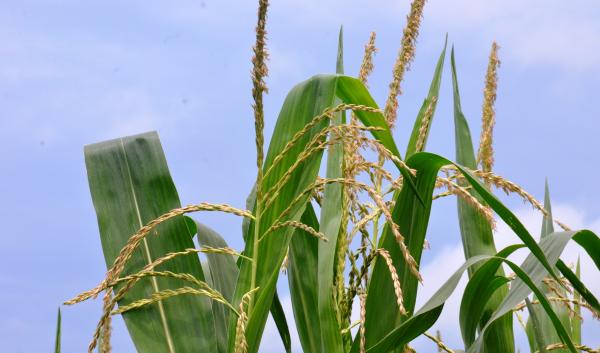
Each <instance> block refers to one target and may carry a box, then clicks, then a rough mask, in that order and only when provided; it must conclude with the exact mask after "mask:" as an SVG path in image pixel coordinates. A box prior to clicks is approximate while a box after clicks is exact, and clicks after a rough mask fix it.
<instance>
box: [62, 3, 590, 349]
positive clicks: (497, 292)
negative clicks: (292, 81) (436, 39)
mask: <svg viewBox="0 0 600 353" xmlns="http://www.w3.org/2000/svg"><path fill="white" fill-rule="evenodd" d="M423 6H424V1H423V0H414V1H413V3H412V5H411V9H410V13H409V15H408V17H407V24H406V27H405V30H404V34H403V38H402V41H401V47H400V51H399V53H398V59H397V61H396V63H395V65H394V67H393V70H392V72H393V77H392V81H391V83H390V85H389V87H390V91H389V95H388V98H387V100H386V102H385V106H384V109H383V110H381V109H380V108H379V107H378V105H377V104H376V102H375V100H374V99H373V97H372V96H371V94H370V93H369V90H368V88H367V87H368V77H369V74H370V73H371V71H372V69H373V63H372V58H373V55H374V53H375V51H376V47H375V38H376V37H375V34H374V33H373V34H371V37H370V38H369V41H368V43H367V45H366V46H365V53H364V59H363V63H362V65H361V68H360V72H359V73H358V76H357V78H354V77H351V76H346V75H344V67H343V44H342V43H343V40H342V32H341V31H340V40H339V44H338V55H337V61H336V74H326V75H317V76H313V77H311V78H309V79H307V80H306V81H303V82H301V83H299V84H297V85H296V86H295V87H294V88H293V89H292V90H291V91H290V92H289V94H288V95H287V97H286V99H285V101H284V102H283V105H282V107H281V111H280V113H279V116H278V118H277V123H276V125H275V128H274V131H273V135H272V136H271V139H270V145H269V146H268V149H267V150H266V153H265V152H264V146H263V145H264V137H263V129H264V113H263V94H264V93H265V91H266V84H265V77H266V75H267V65H266V59H267V57H268V55H267V51H266V41H265V37H266V18H267V8H268V2H267V0H260V1H259V9H258V21H257V26H256V44H255V46H254V57H253V58H252V62H253V71H252V83H253V89H252V96H253V98H254V106H253V108H254V121H255V128H256V155H257V158H256V167H257V177H256V182H255V186H254V188H253V190H251V192H249V196H248V199H247V203H246V205H245V207H234V206H230V205H227V204H214V203H209V202H201V203H198V204H192V205H187V206H183V207H182V206H181V204H180V201H179V196H178V194H177V190H176V188H175V185H174V183H173V181H172V179H171V176H170V174H169V170H168V167H167V161H166V159H165V156H164V153H163V150H162V147H161V144H160V141H159V138H158V135H157V134H156V133H155V132H150V133H144V134H140V135H135V136H129V137H122V138H118V139H115V140H110V141H105V142H101V143H96V144H93V145H89V146H86V147H85V161H86V167H87V173H88V178H89V185H90V191H91V195H92V200H93V203H94V206H95V210H96V214H97V218H98V226H99V230H100V237H101V241H102V249H103V252H104V257H105V260H106V266H107V268H108V272H107V274H106V277H105V278H104V279H103V280H102V281H101V282H100V283H99V284H98V285H97V286H96V287H94V288H93V289H91V290H89V291H86V292H83V293H81V294H80V295H78V296H76V297H75V298H73V299H71V300H69V301H68V302H66V304H75V303H78V302H81V301H84V300H87V299H90V298H96V297H97V296H98V295H100V294H102V293H104V294H103V313H102V316H101V318H100V320H99V322H98V325H97V327H96V330H95V332H94V335H93V338H92V342H91V343H90V345H89V352H93V351H95V350H96V349H98V350H99V351H100V352H109V351H110V350H111V347H110V334H111V317H112V316H113V315H122V317H123V319H124V320H125V323H126V325H127V329H128V330H129V334H130V336H131V339H132V340H133V342H134V344H135V347H136V349H137V350H138V351H139V352H144V353H153V352H160V353H163V352H169V353H176V352H218V353H234V352H235V353H237V352H244V353H246V352H248V353H256V352H257V351H258V350H259V346H260V342H261V338H262V334H263V331H264V328H265V324H266V321H267V318H268V316H269V315H271V316H272V317H273V319H274V321H275V323H276V324H277V328H278V330H279V333H280V336H281V339H282V342H283V346H284V347H285V350H286V351H287V352H290V351H291V339H290V333H289V329H288V324H287V320H289V319H291V318H286V317H285V315H284V311H283V308H282V305H281V303H280V301H279V298H278V295H277V290H276V284H277V282H278V280H279V279H280V276H282V275H281V273H282V272H285V273H286V274H285V276H286V277H287V281H288V284H289V292H290V295H291V299H292V306H293V312H294V318H293V319H294V320H295V323H296V325H295V327H296V329H297V331H298V336H299V338H300V343H301V346H302V350H303V351H304V352H307V353H309V352H311V353H317V352H328V353H329V352H331V353H348V352H350V353H363V352H369V353H384V352H402V353H404V352H411V351H413V349H412V348H411V347H410V342H411V341H413V340H414V339H415V338H417V337H419V336H426V337H428V338H430V339H431V340H432V341H433V342H434V343H435V345H436V346H437V347H438V349H439V350H440V351H446V352H453V351H454V352H458V351H459V350H452V349H450V348H449V347H448V346H447V345H446V344H444V343H443V342H442V341H441V338H440V337H439V335H434V334H432V333H430V332H428V330H429V329H430V328H431V327H432V326H433V325H434V323H435V322H436V320H437V319H438V318H439V316H440V313H441V312H442V309H443V307H444V304H445V302H446V300H447V299H448V297H449V296H450V295H451V294H452V293H453V292H454V291H455V289H456V288H457V285H458V282H459V280H460V278H461V277H462V276H463V274H464V273H465V272H467V275H468V277H469V281H468V284H467V286H466V288H465V289H464V292H463V293H462V301H461V305H460V308H447V310H459V323H458V324H459V326H460V330H461V334H462V339H463V342H464V347H461V348H462V349H463V350H464V351H466V352H470V353H474V352H488V353H491V352H515V349H516V348H515V342H514V332H513V319H514V318H515V317H517V319H519V320H520V321H521V322H522V324H523V328H524V329H525V330H526V332H527V334H528V337H529V339H530V348H531V351H532V352H536V351H540V352H544V351H548V350H553V349H560V350H561V351H564V352H573V353H574V352H578V351H589V352H591V351H594V350H593V349H592V348H590V347H586V346H585V345H583V344H582V342H581V316H580V313H581V310H582V309H583V310H589V311H591V312H592V313H593V314H594V315H598V313H600V304H599V303H598V300H597V298H596V296H595V295H594V294H593V293H591V292H590V291H589V290H588V289H587V288H586V286H585V284H584V283H583V282H582V281H581V280H580V279H579V270H578V268H577V269H576V270H573V269H572V268H570V267H569V266H568V265H567V264H565V263H564V262H563V261H562V260H561V259H560V255H561V253H562V251H563V249H564V248H565V246H566V245H567V243H568V242H570V241H571V240H573V241H575V242H576V243H577V244H579V245H580V246H581V248H582V249H583V250H584V252H585V253H587V256H590V257H591V258H592V260H593V261H594V263H595V264H596V267H599V266H600V240H599V239H598V237H597V236H596V235H595V234H594V233H592V232H591V231H587V230H579V231H572V230H570V229H568V227H567V226H566V225H564V224H563V223H561V222H560V221H557V220H554V219H553V218H552V213H551V207H550V197H549V192H548V188H546V198H545V203H544V204H541V203H540V202H538V201H537V200H536V199H535V198H534V197H533V196H532V195H531V194H529V193H528V192H526V191H525V190H523V189H522V188H521V187H519V186H518V185H517V184H515V183H513V182H511V181H509V180H507V179H505V178H503V177H501V176H499V175H497V174H495V173H494V171H493V162H494V159H493V158H494V157H493V148H492V146H493V144H492V137H493V127H494V121H495V113H494V101H495V97H496V86H497V68H498V65H499V60H498V46H497V45H496V44H495V43H494V44H493V46H492V51H491V54H490V62H489V66H488V71H487V73H486V79H485V81H486V87H485V91H484V103H483V109H482V110H483V114H482V132H481V138H480V144H479V147H478V149H477V151H476V150H475V147H474V145H473V141H472V138H471V133H470V130H469V126H468V123H467V120H466V118H465V116H464V115H463V113H462V110H461V104H460V94H459V86H458V80H457V73H456V65H455V54H454V50H453V49H452V51H451V54H450V64H451V65H450V66H451V71H452V88H453V97H454V123H455V140H456V161H452V160H450V159H447V158H444V157H442V156H439V155H436V154H432V153H428V152H425V148H426V143H427V139H428V135H429V130H430V127H431V121H432V119H433V117H434V115H435V111H436V105H437V97H438V96H439V91H440V85H441V81H442V72H443V68H444V65H445V61H446V44H445V45H444V48H443V50H442V52H441V54H440V56H439V59H438V61H437V63H436V66H435V70H434V74H433V78H432V81H431V85H430V89H429V92H428V93H427V95H426V97H425V99H424V101H423V103H422V105H421V109H420V110H419V113H418V115H417V117H416V119H415V123H414V128H413V129H412V132H411V134H410V138H409V143H408V146H407V147H406V150H405V153H401V151H400V148H399V146H398V145H397V144H396V141H395V139H394V137H393V135H392V131H393V129H394V126H395V122H396V111H397V106H398V103H397V97H398V95H399V94H400V93H401V84H402V81H403V77H404V74H405V72H406V71H407V70H408V69H409V67H410V64H411V62H412V60H413V58H414V56H415V51H416V49H415V48H416V47H415V44H416V40H417V36H418V32H419V26H420V20H421V17H422V12H423ZM403 155H404V158H403ZM495 189H500V190H502V191H504V192H506V193H507V194H512V195H516V196H518V197H521V198H523V199H524V200H525V201H526V202H527V203H530V204H531V205H532V206H533V207H534V208H535V209H537V210H539V212H540V213H541V214H542V215H543V217H544V223H543V229H542V230H541V234H542V237H541V239H540V240H539V242H538V241H536V240H535V239H534V237H533V236H532V235H531V234H530V233H529V231H528V230H527V229H526V228H525V227H524V226H523V224H522V223H521V222H520V221H519V219H518V218H517V217H516V216H515V215H514V214H513V213H512V212H511V211H510V210H509V209H508V208H507V207H506V206H504V204H503V203H502V202H501V201H500V200H499V199H498V198H497V197H496V196H495V195H494V193H493V192H494V190H495ZM443 197H456V199H457V207H458V217H459V223H460V234H461V239H462V244H463V248H464V253H465V262H464V264H463V265H462V266H461V267H460V268H458V269H456V272H455V273H454V274H453V275H452V276H451V277H449V278H448V279H447V280H446V282H445V283H440V286H439V289H438V291H437V292H436V293H435V294H434V295H433V296H432V297H431V298H428V300H426V302H425V304H424V305H423V306H421V307H419V308H417V307H416V299H417V295H418V289H419V282H420V281H421V280H422V278H421V274H420V272H419V268H420V263H421V255H422V252H423V248H424V247H425V246H426V234H427V227H428V224H429V216H430V211H431V208H432V207H433V201H434V200H436V199H440V198H443ZM202 212H224V213H228V214H231V215H232V216H238V217H242V218H243V227H242V228H243V229H242V234H241V237H242V238H243V239H244V244H245V246H244V248H243V249H239V250H235V249H232V248H230V247H228V245H227V243H226V242H225V239H224V238H223V237H222V236H220V235H219V234H218V233H217V232H215V231H213V230H212V229H210V228H209V227H208V226H207V225H205V224H203V223H201V222H200V220H201V219H202V216H201V213H202ZM191 213H199V214H198V215H196V218H197V220H196V219H195V218H194V219H193V218H191V217H190V216H189V214H191ZM496 218H498V219H499V220H500V221H502V222H505V223H506V224H507V225H508V226H509V227H510V228H511V229H512V231H514V233H515V234H516V235H517V236H518V237H519V239H520V241H521V242H520V243H518V244H514V245H511V246H508V247H506V248H504V249H497V248H496V245H495V243H494V232H493V229H494V226H495V222H496ZM555 223H556V224H558V225H559V226H560V227H561V228H562V229H563V230H561V231H555V230H554V224H555ZM194 237H195V238H196V239H197V243H198V244H199V246H196V245H195V243H194ZM521 248H525V249H526V250H527V251H528V252H529V253H528V256H527V258H526V259H525V260H524V262H523V263H521V264H516V263H515V262H513V261H512V260H510V258H509V256H510V255H511V254H512V253H513V252H515V251H516V250H518V249H521ZM282 270H284V271H282ZM355 302H357V303H358V307H359V310H358V311H359V313H358V314H359V315H358V317H359V319H358V320H356V321H354V322H353V321H352V320H353V316H352V312H353V310H352V309H353V307H354V306H353V304H354V303H355ZM523 310H528V312H529V318H528V321H527V322H524V321H523V319H522V318H521V315H520V312H521V311H523ZM59 320H60V319H59ZM59 322H60V321H59ZM58 332H59V333H58V334H57V350H58V349H59V348H58V347H59V346H60V345H59V343H58V342H59V339H60V331H58ZM595 351H596V352H597V351H598V350H595Z"/></svg>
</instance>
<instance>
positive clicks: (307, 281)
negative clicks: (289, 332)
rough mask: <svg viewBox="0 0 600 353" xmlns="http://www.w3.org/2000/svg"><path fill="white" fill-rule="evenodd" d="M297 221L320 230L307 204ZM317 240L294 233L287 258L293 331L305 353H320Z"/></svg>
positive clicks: (312, 211)
mask: <svg viewBox="0 0 600 353" xmlns="http://www.w3.org/2000/svg"><path fill="white" fill-rule="evenodd" d="M300 221H301V222H302V223H304V224H306V225H308V226H310V227H312V228H313V229H316V230H319V220H318V219H317V215H316V214H315V211H314V209H313V207H312V205H311V204H310V203H309V204H308V205H307V206H306V210H305V211H304V214H303V215H302V218H301V219H300ZM318 242H319V239H317V238H316V237H314V236H312V235H310V234H308V233H306V232H305V231H303V230H301V229H298V230H296V231H295V232H294V235H293V236H292V240H291V243H290V251H289V254H288V283H289V286H290V296H291V298H292V308H293V310H294V318H295V319H296V330H297V331H298V336H299V338H300V344H301V345H302V351H303V352H305V353H319V352H321V324H320V319H319V311H318V310H315V308H317V307H318V290H319V284H318V278H317V276H318V261H319V260H318V246H319V244H318Z"/></svg>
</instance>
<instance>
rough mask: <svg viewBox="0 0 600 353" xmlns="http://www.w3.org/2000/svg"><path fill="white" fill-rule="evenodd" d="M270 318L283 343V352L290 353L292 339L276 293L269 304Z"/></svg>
mask: <svg viewBox="0 0 600 353" xmlns="http://www.w3.org/2000/svg"><path fill="white" fill-rule="evenodd" d="M271 317H273V321H275V326H277V331H278V332H279V337H281V342H282V343H283V347H284V348H285V351H286V352H287V353H291V352H292V337H291V336H290V329H289V327H288V324H287V319H286V318H285V312H284V311H283V306H282V305H281V301H280V300H279V295H278V294H277V291H275V294H274V295H273V303H272V304H271Z"/></svg>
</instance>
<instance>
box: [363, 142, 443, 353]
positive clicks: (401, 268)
mask: <svg viewBox="0 0 600 353" xmlns="http://www.w3.org/2000/svg"><path fill="white" fill-rule="evenodd" d="M407 164H408V165H409V166H410V167H411V168H413V169H415V170H416V171H417V177H416V179H415V186H416V189H417V192H418V193H419V194H420V195H421V196H422V198H423V204H421V203H420V202H419V201H418V199H417V197H416V194H415V193H414V192H413V191H412V190H411V189H410V188H403V189H402V191H401V192H400V193H399V194H398V195H397V197H396V198H395V200H394V201H395V205H396V206H395V207H394V209H393V211H392V218H393V219H394V222H395V223H396V224H398V226H399V228H400V233H401V234H402V235H403V236H404V238H405V244H406V246H407V248H408V249H409V251H410V253H411V254H412V256H413V258H414V259H415V261H417V263H419V262H420V259H421V254H422V252H423V244H424V241H425V234H426V231H427V225H428V223H429V214H430V212H431V201H432V195H433V189H434V186H435V180H436V177H437V173H438V170H439V168H440V167H441V166H442V165H444V164H446V161H445V160H442V159H437V158H435V155H431V154H425V153H418V154H415V155H413V156H412V157H411V158H409V159H408V161H407ZM378 247H380V248H384V249H386V250H387V251H388V252H389V254H390V256H391V258H392V261H393V264H394V266H395V267H396V271H397V273H398V276H399V279H400V284H401V287H402V293H403V299H404V300H403V301H404V307H405V308H406V310H407V311H408V313H409V315H408V316H404V317H403V316H402V315H400V312H399V311H398V308H397V307H396V305H395V303H396V294H395V292H394V285H393V282H392V280H391V277H390V273H389V269H388V267H387V265H386V263H385V262H384V261H381V260H380V259H379V258H377V259H376V260H375V264H374V266H373V271H372V274H371V278H370V280H369V287H368V291H367V302H366V308H367V310H366V322H365V340H366V347H367V348H369V347H372V346H373V345H375V344H376V343H377V342H379V341H380V340H381V339H383V338H384V337H385V336H386V335H387V334H389V333H390V331H392V329H393V328H395V327H397V326H398V325H399V324H400V323H402V322H405V321H406V320H407V319H409V318H410V317H411V316H412V313H413V312H414V308H415V303H416V297H417V290H418V281H417V278H416V277H415V276H414V274H412V272H411V271H410V268H409V265H408V264H406V262H405V261H404V257H403V256H402V253H401V250H400V247H399V245H398V243H397V241H396V238H395V237H394V235H393V234H392V231H391V228H390V226H389V224H386V225H385V227H384V230H383V233H382V235H381V239H380V241H379V244H378ZM358 348H359V340H358V339H355V340H354V344H353V347H352V352H358Z"/></svg>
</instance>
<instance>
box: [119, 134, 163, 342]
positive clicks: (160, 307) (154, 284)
mask: <svg viewBox="0 0 600 353" xmlns="http://www.w3.org/2000/svg"><path fill="white" fill-rule="evenodd" d="M119 142H120V145H121V150H122V152H123V158H124V159H125V166H126V168H125V169H126V170H127V181H128V182H129V186H130V188H131V196H132V197H133V204H134V207H135V214H136V216H137V220H138V226H139V228H142V227H143V226H144V224H143V222H142V216H141V214H140V209H139V207H138V201H137V196H136V195H135V188H134V186H133V179H132V177H131V171H130V169H129V160H128V159H127V152H126V151H125V144H124V143H123V139H119ZM142 242H143V244H144V255H145V256H146V261H147V262H148V264H151V263H152V256H151V254H150V247H149V246H148V241H147V240H146V238H144V239H142ZM150 281H151V282H152V287H153V289H154V292H155V293H158V292H159V291H160V289H159V288H158V281H157V279H156V277H150ZM157 304H158V312H159V314H160V321H161V324H162V326H163V330H164V331H165V338H166V340H167V346H168V347H169V352H170V353H175V348H174V346H173V340H172V338H171V332H170V331H169V326H168V324H167V318H166V315H165V308H164V306H163V303H162V301H159V302H157Z"/></svg>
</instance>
